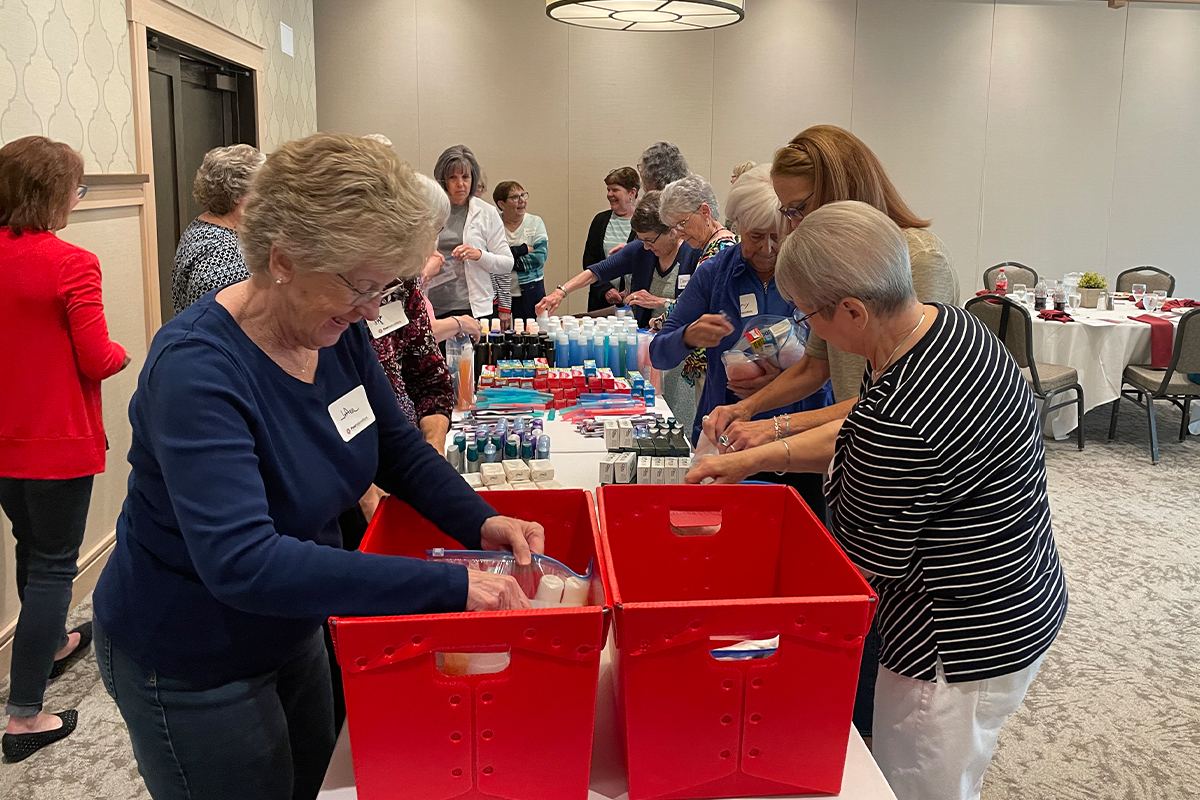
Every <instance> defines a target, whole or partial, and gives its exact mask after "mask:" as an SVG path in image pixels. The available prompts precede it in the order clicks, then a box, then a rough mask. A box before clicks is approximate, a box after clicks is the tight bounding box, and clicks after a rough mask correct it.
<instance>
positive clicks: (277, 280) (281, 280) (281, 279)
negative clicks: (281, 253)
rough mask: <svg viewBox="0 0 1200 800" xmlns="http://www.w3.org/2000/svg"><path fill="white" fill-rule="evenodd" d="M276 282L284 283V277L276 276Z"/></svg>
mask: <svg viewBox="0 0 1200 800" xmlns="http://www.w3.org/2000/svg"><path fill="white" fill-rule="evenodd" d="M275 282H276V283H283V278H276V279H275Z"/></svg>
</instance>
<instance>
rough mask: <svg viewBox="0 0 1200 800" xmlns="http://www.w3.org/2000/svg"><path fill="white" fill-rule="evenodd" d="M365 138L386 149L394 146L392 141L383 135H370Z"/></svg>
mask: <svg viewBox="0 0 1200 800" xmlns="http://www.w3.org/2000/svg"><path fill="white" fill-rule="evenodd" d="M363 138H364V139H370V140H371V141H372V142H379V143H380V144H381V145H383V146H384V147H391V146H392V140H391V139H389V138H388V137H386V136H384V135H383V134H382V133H368V134H367V135H366V136H364V137H363Z"/></svg>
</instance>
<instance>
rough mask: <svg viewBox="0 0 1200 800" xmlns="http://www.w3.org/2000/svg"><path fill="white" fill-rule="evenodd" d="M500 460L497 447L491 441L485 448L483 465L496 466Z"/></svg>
mask: <svg viewBox="0 0 1200 800" xmlns="http://www.w3.org/2000/svg"><path fill="white" fill-rule="evenodd" d="M499 460H500V459H499V457H498V455H497V453H496V445H494V444H492V441H491V440H490V439H489V440H488V443H487V444H486V445H484V447H483V463H485V464H495V463H496V462H497V461H499Z"/></svg>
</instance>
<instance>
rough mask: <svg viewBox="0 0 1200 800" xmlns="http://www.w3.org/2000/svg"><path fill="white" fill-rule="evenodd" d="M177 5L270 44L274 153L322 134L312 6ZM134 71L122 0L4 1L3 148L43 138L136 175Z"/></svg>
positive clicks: (268, 91)
mask: <svg viewBox="0 0 1200 800" xmlns="http://www.w3.org/2000/svg"><path fill="white" fill-rule="evenodd" d="M171 2H173V3H174V4H175V5H178V6H180V7H182V8H186V9H187V10H189V11H191V12H192V13H194V14H196V15H198V16H201V17H204V18H205V19H208V20H210V21H211V22H213V23H215V24H217V25H219V26H221V27H223V28H226V29H228V30H231V31H234V32H235V33H238V34H240V35H242V36H244V37H246V38H247V39H251V40H253V41H255V42H259V43H260V44H262V45H263V47H264V48H265V64H264V70H263V90H264V96H263V97H262V99H261V102H262V104H263V111H264V116H265V117H266V121H267V129H266V130H265V131H262V133H261V137H260V138H261V143H262V145H263V148H264V149H265V150H267V151H268V152H269V151H271V150H273V149H275V148H276V147H277V146H278V145H279V144H281V143H282V142H285V141H288V140H289V139H295V138H298V137H300V136H305V135H307V134H309V133H312V132H313V131H315V130H316V129H317V103H316V68H315V59H314V55H313V14H312V2H311V0H171ZM281 21H282V22H284V23H286V24H287V25H290V26H291V27H292V29H293V31H294V42H295V53H296V55H295V56H294V57H292V56H286V55H284V54H283V52H282V51H281V50H280V48H279V23H280V22H281ZM129 72H130V59H129V35H128V26H127V23H126V20H125V3H124V2H123V0H0V142H9V141H12V140H13V139H17V138H20V137H22V136H29V135H31V134H42V135H44V136H49V137H51V138H54V139H58V140H61V141H64V142H67V143H68V144H70V145H71V146H72V147H74V148H76V149H77V150H79V151H80V152H82V153H83V157H84V161H85V163H86V168H87V171H88V172H133V171H134V168H135V167H134V165H135V154H134V141H133V99H132V97H133V88H132V86H133V82H132V79H131V77H130V74H129Z"/></svg>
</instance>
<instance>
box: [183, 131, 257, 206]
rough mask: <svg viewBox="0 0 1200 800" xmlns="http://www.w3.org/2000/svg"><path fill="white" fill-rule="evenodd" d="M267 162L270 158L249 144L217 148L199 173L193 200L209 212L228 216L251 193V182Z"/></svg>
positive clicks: (209, 153)
mask: <svg viewBox="0 0 1200 800" xmlns="http://www.w3.org/2000/svg"><path fill="white" fill-rule="evenodd" d="M264 161H266V156H264V155H263V154H262V153H260V152H259V150H258V148H257V147H252V146H250V145H248V144H234V145H230V146H229V147H214V148H213V149H212V150H209V151H208V152H207V153H205V154H204V161H203V162H202V163H201V164H200V169H198V170H196V180H195V181H194V182H193V183H192V197H194V198H196V202H197V203H199V204H200V205H201V207H203V208H204V209H205V210H206V211H208V213H210V214H216V215H217V216H218V217H221V216H224V215H226V214H228V213H229V212H230V211H233V209H234V208H235V207H236V206H237V202H238V200H240V199H241V198H242V197H244V196H245V195H246V192H248V191H250V180H251V178H253V177H254V173H255V172H257V171H258V168H259V167H261V166H262V165H263V162H264Z"/></svg>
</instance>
